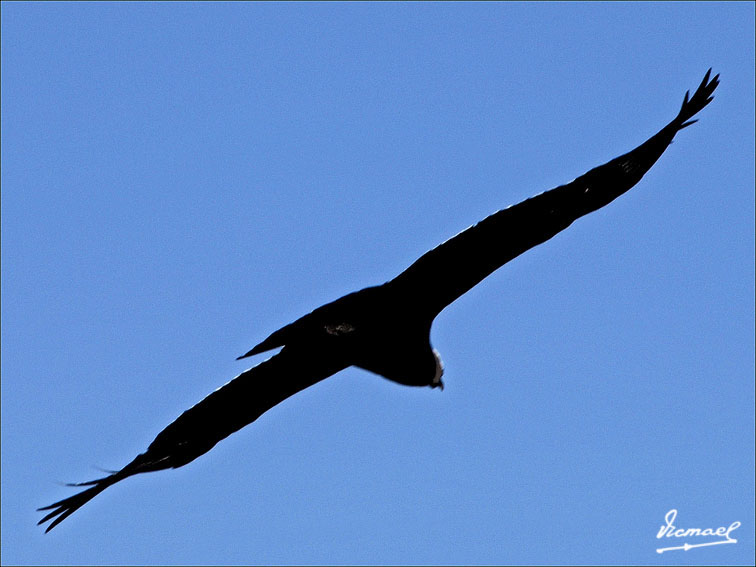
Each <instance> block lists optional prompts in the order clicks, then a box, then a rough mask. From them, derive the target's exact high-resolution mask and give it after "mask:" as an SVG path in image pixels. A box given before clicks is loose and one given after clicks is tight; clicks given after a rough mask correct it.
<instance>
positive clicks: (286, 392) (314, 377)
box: [39, 347, 347, 532]
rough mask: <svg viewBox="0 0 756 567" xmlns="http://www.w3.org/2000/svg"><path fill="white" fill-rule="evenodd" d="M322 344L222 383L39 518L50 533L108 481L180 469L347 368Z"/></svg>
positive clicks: (280, 356)
mask: <svg viewBox="0 0 756 567" xmlns="http://www.w3.org/2000/svg"><path fill="white" fill-rule="evenodd" d="M346 366H347V364H346V363H343V362H341V361H340V360H337V357H329V356H324V355H323V350H322V349H315V348H308V349H306V350H305V349H296V350H295V349H293V348H290V347H286V348H284V349H283V350H282V351H281V352H280V353H278V354H277V355H275V356H273V357H272V358H270V359H268V360H266V361H265V362H262V363H260V364H258V365H257V366H255V367H254V368H250V369H249V370H247V371H246V372H243V373H241V374H240V375H239V376H237V377H236V378H234V379H233V380H231V381H230V382H228V383H227V384H226V385H225V386H222V387H221V388H218V389H217V390H215V391H214V392H213V393H212V394H210V395H209V396H207V397H206V398H205V399H204V400H202V401H201V402H199V403H198V404H197V405H195V406H194V407H192V408H190V409H188V410H186V411H185V412H184V413H182V414H181V415H180V416H179V417H178V419H176V420H175V421H174V422H173V423H171V424H170V425H169V426H168V427H166V428H165V429H163V431H161V432H160V433H159V434H158V436H157V437H156V438H155V440H154V441H153V442H152V443H151V444H150V446H149V448H148V449H147V451H145V452H144V453H142V454H140V455H139V456H137V457H136V458H135V459H134V460H133V461H132V462H131V463H129V464H128V465H126V466H125V467H124V468H123V469H121V470H120V471H117V472H114V473H112V474H110V475H108V476H106V477H104V478H100V479H97V480H92V481H89V482H83V483H78V484H73V485H71V486H87V487H89V488H87V489H86V490H84V491H82V492H79V493H78V494H74V495H73V496H70V497H68V498H65V499H63V500H60V501H59V502H56V503H54V504H51V505H50V506H45V507H44V508H40V510H50V512H49V513H48V514H47V515H46V516H45V517H44V518H42V519H41V520H40V521H39V524H43V523H44V522H47V521H49V520H52V522H51V523H50V525H49V526H47V529H46V530H45V531H46V532H49V531H50V530H51V529H52V528H54V527H55V526H56V525H58V524H59V523H60V522H62V521H63V520H64V519H66V518H67V517H68V516H70V515H71V514H72V513H74V512H75V511H76V510H78V509H79V508H80V507H81V506H83V505H84V504H86V503H87V502H89V500H91V499H92V498H94V497H95V496H97V495H98V494H99V493H100V492H102V491H103V490H105V489H106V488H107V487H108V486H111V485H113V484H115V483H116V482H118V481H120V480H123V479H124V478H127V477H129V476H132V475H135V474H138V473H143V472H151V471H157V470H163V469H167V468H177V467H180V466H183V465H185V464H187V463H189V462H190V461H193V460H194V459H196V458H197V457H199V456H200V455H202V454H204V453H206V452H207V451H209V450H210V449H212V448H213V447H214V446H215V444H216V443H218V442H219V441H221V440H222V439H225V438H226V437H228V436H229V435H231V434H232V433H234V432H236V431H238V430H239V429H241V428H242V427H244V426H245V425H247V424H249V423H252V422H253V421H255V420H256V419H257V418H258V417H260V416H261V415H262V414H263V413H265V412H266V411H268V410H269V409H270V408H272V407H273V406H275V405H277V404H279V403H280V402H282V401H283V400H285V399H286V398H288V397H289V396H292V395H294V394H296V393H297V392H299V391H301V390H304V389H305V388H307V387H309V386H311V385H313V384H315V383H317V382H319V381H320V380H323V379H324V378H327V377H328V376H331V375H332V374H335V373H336V372H338V371H339V370H342V369H343V368H346Z"/></svg>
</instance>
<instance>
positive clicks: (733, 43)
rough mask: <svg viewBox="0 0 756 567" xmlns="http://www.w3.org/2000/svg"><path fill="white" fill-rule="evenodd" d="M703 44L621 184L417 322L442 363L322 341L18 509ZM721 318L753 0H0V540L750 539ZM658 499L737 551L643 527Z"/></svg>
mask: <svg viewBox="0 0 756 567" xmlns="http://www.w3.org/2000/svg"><path fill="white" fill-rule="evenodd" d="M708 67H713V68H714V70H715V72H719V73H721V74H722V78H721V81H722V83H721V86H720V88H719V90H718V91H717V93H716V99H715V101H714V102H713V103H712V104H711V105H710V106H709V107H707V108H706V109H705V110H704V111H703V112H702V113H701V115H700V122H699V123H698V124H696V125H695V126H693V127H691V128H688V129H686V130H685V131H683V132H681V133H680V134H679V135H678V137H677V139H676V141H675V143H674V144H673V145H672V146H671V147H670V148H669V150H668V151H667V152H666V153H665V155H664V156H663V157H662V158H661V159H660V161H659V162H658V163H657V165H656V166H655V167H654V168H653V170H652V171H651V172H650V173H649V174H648V175H647V176H646V177H645V178H644V180H643V181H642V182H641V183H640V184H639V185H638V186H637V187H636V188H634V189H633V190H632V191H631V192H630V193H628V194H627V195H625V196H623V197H621V198H620V199H618V200H617V201H615V202H614V203H612V204H611V205H610V206H608V207H606V208H605V209H602V210H601V211H598V212H597V213H594V214H592V215H591V216H589V217H587V218H584V219H581V220H580V221H578V222H576V223H575V224H574V225H573V226H571V227H570V228H569V229H568V230H567V231H566V232H564V233H562V234H560V235H559V236H558V237H556V238H555V239H553V240H552V241H549V242H548V243H546V244H544V245H542V246H540V247H538V248H537V249H534V250H531V251H530V252H528V253H527V254H525V255H524V256H521V257H520V258H518V259H516V260H515V261H513V262H512V263H510V264H508V265H507V266H505V267H504V268H502V269H501V270H499V271H498V272H496V273H495V274H494V275H493V276H491V277H490V278H489V279H487V280H486V281H485V282H483V283H482V284H481V285H479V286H478V287H476V288H475V289H474V290H473V291H471V292H470V293H468V294H467V295H465V296H464V297H463V298H461V299H460V300H458V301H457V302H456V303H454V304H453V305H452V306H451V307H449V308H448V309H447V310H446V311H444V312H443V313H442V314H441V316H440V317H439V318H438V319H437V320H436V323H435V325H434V327H433V332H432V341H433V343H434V346H435V347H436V348H438V350H439V351H440V352H441V355H442V357H443V359H444V361H445V364H446V374H445V376H444V381H445V383H446V390H445V391H443V392H440V391H439V390H430V389H411V388H406V387H401V386H398V385H396V384H393V383H390V382H388V381H386V380H383V379H381V378H379V377H377V376H374V375H371V374H368V373H367V372H364V371H361V370H357V369H349V370H346V371H344V372H342V373H340V374H338V375H336V376H335V377H333V378H330V379H328V380H326V381H325V382H322V383H320V384H318V385H317V386H315V387H313V388H311V389H309V390H307V391H305V392H303V393H301V394H299V395H297V396H295V397H294V398H292V399H290V400H288V401H286V402H285V403H284V404H282V405H280V406H278V407H276V408H275V409H273V410H271V411H270V412H268V413H267V414H265V415H264V416H263V417H262V418H261V419H260V420H259V421H258V422H256V423H254V424H253V425H251V426H249V427H247V428H245V429H244V430H242V431H241V432H239V433H237V434H236V435H233V436H232V437H230V438H229V439H227V440H225V441H223V442H222V443H220V444H219V445H218V446H217V447H216V448H215V449H213V450H212V451H211V452H210V453H208V454H207V455H205V456H203V457H201V458H200V459H198V460H197V461H195V462H193V463H191V464H190V465H188V466H186V467H184V468H183V469H178V470H175V471H167V472H161V473H154V474H146V475H140V476H138V477H134V478H131V479H129V480H127V481H125V482H123V483H121V484H119V485H116V486H115V487H113V488H111V489H109V490H107V491H106V492H105V493H103V494H102V495H100V496H99V497H97V498H96V499H95V500H93V501H92V502H91V503H89V504H88V505H86V506H85V507H84V508H82V509H81V510H80V511H79V512H77V513H76V514H74V515H73V516H71V517H70V518H69V519H68V520H66V521H65V522H64V523H63V524H61V525H60V526H59V527H58V528H56V529H55V530H54V531H53V532H51V533H50V534H48V535H43V530H42V529H40V528H39V527H37V526H36V525H35V522H36V521H37V520H38V519H39V518H40V514H39V513H37V512H35V508H37V507H38V506H41V505H45V504H49V503H51V502H52V501H54V500H58V499H60V498H63V497H64V496H67V495H69V494H71V493H72V491H71V490H70V489H68V488H66V487H63V486H60V485H59V484H56V483H57V482H72V481H81V480H88V479H90V478H93V477H96V476H98V475H99V474H100V473H99V471H98V470H97V469H96V468H94V467H95V466H99V467H103V468H120V467H121V466H123V465H124V464H126V463H127V462H128V461H130V460H131V459H132V458H133V457H134V456H135V455H136V454H137V453H138V452H141V451H142V450H144V449H145V448H146V447H147V445H148V444H149V442H150V441H151V440H152V439H153V438H154V436H155V434H157V433H158V432H159V431H160V430H161V429H162V428H163V427H164V426H165V425H167V424H168V423H169V422H170V421H172V420H173V419H174V418H175V417H176V416H178V415H179V414H180V413H181V412H182V411H183V410H184V409H186V408H188V407H189V406H191V405H192V404H194V403H195V402H197V401H199V400H200V399H202V398H203V397H204V396H205V395H206V394H208V393H209V392H211V391H212V390H213V389H215V388H216V387H218V386H220V385H221V384H223V383H225V382H226V381H227V380H229V379H230V378H232V377H233V376H234V375H236V374H238V373H239V372H241V371H243V370H244V369H246V368H247V367H248V366H249V364H248V361H242V362H237V361H235V360H234V358H235V357H236V356H237V355H239V354H241V353H242V352H244V351H246V350H247V349H248V348H250V347H251V346H252V345H254V344H255V343H257V342H259V341H260V340H262V339H263V338H265V337H266V336H267V335H268V334H269V333H270V332H271V331H273V330H275V329H277V328H278V327H280V326H282V325H284V324H286V323H289V322H290V321H292V320H294V319H295V318H297V317H298V316H300V315H302V314H304V313H306V312H308V311H310V310H311V309H313V308H315V307H317V306H319V305H321V304H323V303H325V302H328V301H331V300H333V299H336V298H338V297H340V296H341V295H343V294H345V293H348V292H350V291H354V290H357V289H360V288H363V287H366V286H368V285H373V284H378V283H381V282H383V281H385V280H387V279H389V278H391V277H393V276H394V275H396V274H397V273H399V272H400V271H401V270H403V269H404V268H405V267H407V266H408V265H409V264H410V263H411V262H412V261H413V260H414V259H415V258H417V257H418V256H420V255H421V254H422V253H423V252H425V251H426V250H428V249H430V248H431V247H433V246H435V245H436V244H438V243H439V242H441V241H443V240H445V239H446V238H448V237H450V236H452V235H453V234H455V233H456V232H458V231H460V230H461V229H464V228H465V227H466V226H468V225H470V224H472V223H473V222H476V221H477V220H479V219H481V218H483V217H485V216H486V215H488V214H490V213H492V212H494V211H496V210H498V209H501V208H503V207H505V206H507V205H509V204H511V203H515V202H518V201H520V200H522V199H525V198H527V197H529V196H531V195H534V194H536V193H539V192H541V191H543V190H546V189H549V188H551V187H554V186H556V185H559V184H561V183H564V182H567V181H570V180H571V179H573V178H574V177H576V176H577V175H580V174H582V173H583V172H585V171H586V170H588V169H590V168H592V167H594V166H596V165H599V164H600V163H603V162H605V161H608V160H609V159H611V158H613V157H615V156H617V155H619V154H620V153H623V152H625V151H628V150H630V149H632V148H633V147H635V146H636V145H638V144H639V143H641V142H643V141H644V140H645V139H646V138H647V137H649V136H650V135H651V134H653V133H655V132H656V131H657V130H658V129H659V128H661V127H662V126H663V125H664V124H666V123H667V121H669V120H670V119H671V118H673V117H674V115H675V114H676V113H677V111H678V109H679V107H680V104H681V102H682V98H683V95H684V93H685V91H686V90H687V89H693V88H695V87H696V86H697V85H698V83H699V82H700V80H701V78H702V76H703V74H704V73H705V71H706V69H707V68H708ZM753 324H754V4H753V3H735V4H732V3H731V4H721V3H708V4H707V3H696V4H678V3H675V4H611V5H610V4H541V5H536V4H446V3H444V4H380V5H379V4H267V3H266V4H239V3H230V4H173V3H162V4H142V3H134V4H118V3H107V4H96V3H95V4H93V3H82V4H69V3H38V4H24V3H4V4H3V5H2V561H3V563H6V564H7V563H23V564H34V563H37V564H39V563H42V564H130V563H143V564H145V563H146V564H174V563H199V564H208V563H221V564H246V563H303V564H311V563H360V564H386V563H409V564H417V563H484V564H485V563H488V564H490V563H505V564H506V563H560V564H573V563H591V564H624V563H635V564H648V563H655V562H659V561H661V562H663V563H664V564H682V563H685V564H698V563H700V564H748V563H751V564H752V563H753V560H754V524H753V517H754V477H753V474H754V376H753V374H754V329H753ZM260 360H262V357H258V358H257V359H254V360H253V361H252V363H257V362H259V361H260ZM672 508H675V509H678V510H679V514H678V518H677V521H678V524H679V525H680V526H685V527H701V528H706V527H718V526H720V525H729V524H731V523H732V522H734V521H740V522H742V523H743V526H742V527H741V528H739V529H738V530H737V531H736V532H734V534H733V536H735V537H737V539H738V543H737V544H734V545H720V546H713V547H707V548H701V549H694V550H690V551H687V552H682V551H679V552H668V553H665V554H664V555H663V556H660V555H657V554H656V552H655V549H656V548H657V547H659V541H658V540H657V539H656V537H655V536H656V533H657V531H658V529H659V526H660V525H661V524H663V523H664V515H665V514H666V513H667V512H668V511H669V510H670V509H672Z"/></svg>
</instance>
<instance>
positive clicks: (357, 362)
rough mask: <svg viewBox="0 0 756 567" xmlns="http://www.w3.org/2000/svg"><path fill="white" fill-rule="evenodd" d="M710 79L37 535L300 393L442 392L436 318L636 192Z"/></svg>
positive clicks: (275, 361) (348, 317)
mask: <svg viewBox="0 0 756 567" xmlns="http://www.w3.org/2000/svg"><path fill="white" fill-rule="evenodd" d="M710 72H711V70H709V72H707V73H706V76H705V77H704V80H703V82H702V83H701V85H700V86H699V87H698V89H697V90H696V92H695V93H694V94H693V96H692V97H691V98H690V99H689V98H688V93H686V95H685V100H684V101H683V105H682V108H681V109H680V112H679V114H678V115H677V116H676V117H675V119H674V120H672V122H670V123H669V124H668V125H667V126H665V127H664V128H662V129H661V130H660V131H659V132H658V133H657V134H655V135H654V136H652V137H651V138H650V139H649V140H647V141H646V142H644V143H643V144H641V145H640V146H638V147H637V148H635V149H634V150H632V151H631V152H629V153H627V154H624V155H622V156H620V157H618V158H615V159H613V160H612V161H610V162H608V163H606V164H604V165H602V166H599V167H597V168H594V169H592V170H591V171H589V172H588V173H586V174H584V175H582V176H580V177H578V178H577V179H575V180H574V181H572V182H570V183H568V184H566V185H562V186H560V187H557V188H555V189H552V190H550V191H546V192H544V193H541V194H540V195H537V196H535V197H532V198H530V199H527V200H526V201H523V202H522V203H519V204H517V205H513V206H511V207H508V208H506V209H503V210H501V211H498V212H496V213H494V214H493V215H491V216H489V217H487V218H486V219H484V220H482V221H481V222H479V223H478V224H476V225H473V226H471V227H470V228H468V229H466V230H464V231H462V232H461V233H459V234H458V235H456V236H454V237H453V238H451V239H449V240H447V241H446V242H444V243H442V244H440V245H439V246H437V247H436V248H434V249H433V250H431V251H429V252H427V253H426V254H424V255H423V256H421V257H420V258H419V259H418V260H417V261H415V262H414V263H413V264H412V265H411V266H410V267H409V268H407V269H406V270H405V271H403V272H402V273H401V274H399V275H398V276H397V277H395V278H394V279H392V280H390V281H388V282H386V283H384V284H382V285H378V286H374V287H369V288H365V289H363V290H361V291H357V292H355V293H351V294H349V295H346V296H344V297H342V298H340V299H338V300H336V301H334V302H332V303H328V304H326V305H323V306H322V307H319V308H317V309H315V310H314V311H312V312H311V313H309V314H307V315H305V316H303V317H301V318H300V319H298V320H296V321H294V322H293V323H291V324H289V325H286V326H285V327H282V328H281V329H279V330H278V331H276V332H274V333H272V334H271V335H270V336H269V337H268V338H266V339H265V340H264V341H262V342H261V343H260V344H258V345H257V346H255V347H253V348H252V349H251V350H250V351H249V352H247V353H245V354H244V355H242V356H240V357H239V358H245V357H247V356H252V355H255V354H259V353H262V352H265V351H268V350H271V349H274V348H279V347H282V348H281V351H280V352H279V353H278V354H276V355H274V356H272V357H271V358H269V359H268V360H266V361H264V362H262V363H260V364H258V365H257V366H255V367H253V368H251V369H249V370H247V371H246V372H243V373H242V374H240V375H239V376H237V377H236V378H234V379H233V380H231V381H230V382H229V383H227V384H226V385H224V386H222V387H221V388H219V389H217V390H216V391H215V392H213V393H212V394H210V395H209V396H207V397H206V398H205V399H204V400H202V401H201V402H199V403H198V404H197V405H195V406H193V407H192V408H190V409H188V410H186V411H185V412H184V413H183V414H181V415H180V416H179V417H178V418H177V419H176V420H175V421H174V422H173V423H171V424H170V425H169V426H168V427H166V428H165V429H164V430H163V431H161V432H160V433H159V434H158V436H157V437H156V438H155V440H154V441H153V442H152V443H151V444H150V445H149V447H148V448H147V450H146V451H145V452H144V453H142V454H140V455H138V456H137V457H136V458H135V459H134V460H133V461H132V462H130V463H129V464H128V465H126V466H125V467H124V468H123V469H121V470H120V471H117V472H114V473H112V474H110V475H108V476H105V477H103V478H100V479H97V480H94V481H90V482H86V483H80V484H76V485H74V486H86V487H88V488H86V489H85V490H83V491H82V492H79V493H78V494H74V495H73V496H70V497H68V498H65V499H63V500H61V501H59V502H56V503H55V504H52V505H50V506H46V507H45V508H41V510H51V511H50V512H49V513H48V514H47V515H46V516H45V517H44V518H42V520H40V522H39V523H40V524H42V523H44V522H47V521H50V520H51V523H50V525H49V526H48V527H47V531H49V530H51V529H52V528H53V527H55V526H56V525H57V524H58V523H60V522H61V521H62V520H64V519H65V518H67V517H68V516H69V515H70V514H72V513H73V512H75V511H76V510H77V509H79V508H80V507H81V506H82V505H84V504H85V503H86V502H88V501H89V500H91V499H92V498H93V497H94V496H96V495H97V494H99V493H100V492H102V491H103V490H105V488H107V487H108V486H111V485H112V484H115V483H116V482H118V481H120V480H122V479H124V478H127V477H129V476H132V475H134V474H138V473H143V472H150V471H157V470H163V469H168V468H177V467H181V466H183V465H185V464H187V463H189V462H191V461H193V460H194V459H196V458H197V457H199V456H200V455H203V454H204V453H206V452H207V451H209V450H210V449H211V448H212V447H214V446H215V445H216V444H217V443H218V442H219V441H221V440H222V439H225V438H226V437H228V436H229V435H231V434H232V433H234V432H235V431H238V430H239V429H241V428H242V427H244V426H245V425H248V424H249V423H251V422H253V421H255V420H256V419H257V418H258V417H259V416H260V415H262V414H263V413H264V412H266V411H267V410H268V409H270V408H272V407H274V406H275V405H277V404H279V403H280V402H282V401H283V400H285V399H286V398H288V397H290V396H292V395H293V394H295V393H297V392H299V391H301V390H303V389H305V388H307V387H309V386H311V385H313V384H315V383H317V382H319V381H321V380H323V379H325V378H327V377H328V376H331V375H333V374H335V373H337V372H339V371H341V370H343V369H344V368H347V367H349V366H358V367H360V368H363V369H365V370H369V371H371V372H374V373H376V374H379V375H381V376H383V377H385V378H388V379H390V380H393V381H395V382H398V383H400V384H405V385H408V386H430V387H432V388H435V387H443V383H442V382H441V375H442V373H443V366H442V364H441V360H440V357H439V356H438V353H437V352H436V351H435V350H434V349H433V348H432V346H431V344H430V329H431V325H432V323H433V320H434V319H435V317H436V316H437V315H438V314H439V313H440V312H441V311H442V310H443V309H444V308H445V307H446V306H447V305H449V304H450V303H452V302H453V301H454V300H455V299H457V298H458V297H460V296H461V295H462V294H464V293H465V292H467V291H468V290H470V289H471V288H472V287H474V286H475V285H477V284H478V283H479V282H480V281H481V280H483V279H484V278H485V277H487V276H488V275H490V274H491V273H492V272H494V271H495V270H496V269H498V268H499V267H501V266H502V265H503V264H505V263H507V262H508V261H509V260H511V259H513V258H515V257H516V256H518V255H520V254H522V253H523V252H525V251H526V250H529V249H530V248H532V247H534V246H537V245H538V244H541V243H542V242H545V241H546V240H548V239H549V238H551V237H553V236H554V235H556V234H557V233H559V232H560V231H562V230H564V229H565V228H567V227H568V226H569V225H570V224H572V223H573V222H574V221H575V220H576V219H578V218H580V217H581V216H583V215H586V214H588V213H590V212H592V211H595V210H597V209H599V208H601V207H603V206H604V205H606V204H608V203H610V202H611V201H613V200H614V199H616V198H617V197H618V196H620V195H622V194H623V193H625V192H626V191H628V190H629V189H630V188H631V187H633V186H634V185H635V184H636V183H638V181H640V179H641V177H643V175H644V174H645V173H646V172H647V171H648V170H649V169H650V168H651V166H653V164H654V163H655V162H656V160H657V159H659V157H660V156H661V155H662V153H663V152H664V150H666V148H667V147H668V146H669V144H670V143H672V139H673V137H674V136H675V134H676V133H677V132H678V131H680V130H681V129H683V128H685V127H686V126H689V125H690V124H692V123H693V122H695V120H691V118H692V117H693V116H694V115H695V114H697V113H698V112H699V111H700V110H701V109H703V108H704V107H705V106H706V105H707V104H708V103H709V102H710V101H711V100H712V96H711V95H712V93H713V92H714V89H716V87H717V85H718V84H719V81H718V77H719V76H718V75H717V76H715V77H714V78H713V79H711V80H709V76H710Z"/></svg>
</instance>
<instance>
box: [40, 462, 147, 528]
mask: <svg viewBox="0 0 756 567" xmlns="http://www.w3.org/2000/svg"><path fill="white" fill-rule="evenodd" d="M143 457H144V455H139V456H138V457H137V458H136V459H134V460H133V461H132V462H130V463H129V464H128V465H126V466H125V467H123V468H122V469H121V470H120V471H115V472H113V473H111V474H109V475H108V476H105V477H102V478H98V479H95V480H90V481H88V482H76V483H69V484H68V485H67V486H88V487H89V488H87V489H86V490H83V491H82V492H79V493H78V494H74V495H73V496H69V497H68V498H64V499H63V500H59V501H58V502H55V503H54V504H50V505H49V506H44V507H43V508H37V511H40V512H42V511H45V510H51V511H50V512H49V513H48V514H47V515H46V516H45V517H44V518H42V519H41V520H40V521H39V522H37V525H41V524H44V523H45V522H47V521H49V520H52V522H51V523H50V525H49V526H47V529H45V533H47V532H49V531H50V530H51V529H53V528H54V527H55V526H57V525H58V524H59V523H61V522H62V521H63V520H65V519H66V518H68V516H70V515H71V514H73V513H74V512H76V510H78V509H79V508H81V507H82V506H84V504H86V503H87V502H89V501H90V500H92V498H94V497H95V496H97V495H98V494H99V493H100V492H102V491H103V490H105V489H106V488H107V487H109V486H112V485H114V484H115V483H116V482H119V481H121V480H123V479H124V478H128V477H130V476H132V475H135V474H138V473H140V472H147V471H148V470H150V469H149V468H147V469H145V467H144V462H143Z"/></svg>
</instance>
